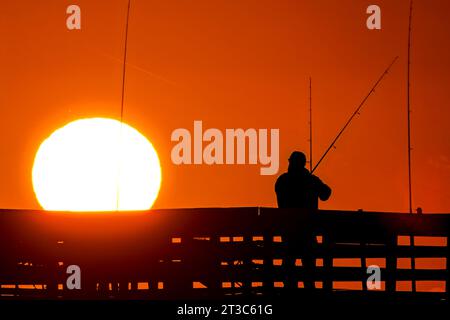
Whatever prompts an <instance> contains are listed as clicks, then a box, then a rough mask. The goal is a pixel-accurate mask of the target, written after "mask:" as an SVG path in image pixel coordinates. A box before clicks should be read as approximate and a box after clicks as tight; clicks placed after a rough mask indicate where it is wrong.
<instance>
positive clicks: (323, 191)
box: [275, 151, 331, 209]
mask: <svg viewBox="0 0 450 320" xmlns="http://www.w3.org/2000/svg"><path fill="white" fill-rule="evenodd" d="M305 165H306V156H305V154H304V153H303V152H299V151H294V152H292V154H291V156H290V157H289V167H288V171H287V172H286V173H283V174H282V175H281V176H280V177H279V178H278V179H277V182H276V184H275V192H276V194H277V201H278V207H279V208H302V209H317V208H318V206H319V204H318V202H319V201H318V199H320V200H322V201H326V200H328V198H329V197H330V195H331V189H330V187H328V186H327V185H326V184H325V183H323V182H322V181H321V180H320V179H319V178H318V177H316V176H315V175H313V174H311V173H310V172H309V171H308V169H306V168H305Z"/></svg>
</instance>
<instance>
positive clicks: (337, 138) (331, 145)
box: [311, 56, 398, 173]
mask: <svg viewBox="0 0 450 320" xmlns="http://www.w3.org/2000/svg"><path fill="white" fill-rule="evenodd" d="M397 59H398V56H397V57H395V58H394V60H392V62H391V63H390V64H389V66H388V67H387V68H386V70H384V72H383V73H382V74H381V76H380V77H379V78H378V80H377V81H376V82H375V84H374V85H373V87H372V89H370V91H369V93H368V94H367V95H366V96H365V97H364V99H363V100H362V101H361V103H360V104H359V106H358V108H356V110H355V112H353V114H352V115H351V116H350V118H349V119H348V120H347V122H346V123H345V125H344V127H342V129H341V130H340V131H339V133H338V134H337V136H336V138H334V140H333V142H331V144H330V146H329V147H328V148H327V150H326V151H325V153H324V154H323V155H322V157H320V159H319V161H318V162H317V163H316V165H315V166H314V168H313V169H312V170H311V173H313V172H314V171H315V170H316V169H317V167H318V166H319V165H320V163H321V162H322V161H323V159H324V158H325V157H326V156H327V154H328V152H330V150H331V149H332V148H333V147H334V145H335V144H336V142H337V141H338V140H339V138H340V137H341V135H342V134H343V133H344V131H345V129H347V127H348V126H349V125H350V123H351V122H352V121H353V119H354V118H355V117H356V116H357V115H359V112H360V111H361V109H362V107H363V106H364V104H365V103H366V101H367V99H369V97H370V96H371V95H372V93H373V92H374V91H375V89H376V87H377V86H378V84H379V83H380V82H381V80H383V78H384V76H385V75H386V74H387V73H388V72H389V70H390V69H391V67H392V66H393V65H394V63H395V62H396V61H397Z"/></svg>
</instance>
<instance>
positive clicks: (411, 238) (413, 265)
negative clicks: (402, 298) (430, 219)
mask: <svg viewBox="0 0 450 320" xmlns="http://www.w3.org/2000/svg"><path fill="white" fill-rule="evenodd" d="M412 9H413V0H411V1H410V3H409V22H408V63H407V69H406V74H407V84H406V108H407V119H408V195H409V214H413V209H412V177H411V99H410V95H411V94H410V87H411V81H410V78H411V77H410V74H411V72H410V70H411V30H412ZM409 244H410V246H411V249H412V251H411V270H415V269H416V259H415V255H414V254H413V252H414V251H413V250H414V246H415V243H414V235H410V236H409ZM411 291H412V292H416V279H415V278H413V279H412V282H411Z"/></svg>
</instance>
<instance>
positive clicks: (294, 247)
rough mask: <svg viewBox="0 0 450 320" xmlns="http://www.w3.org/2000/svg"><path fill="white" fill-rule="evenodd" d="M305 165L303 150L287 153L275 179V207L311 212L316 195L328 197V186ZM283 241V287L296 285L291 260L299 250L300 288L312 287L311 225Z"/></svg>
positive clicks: (325, 198) (293, 261)
mask: <svg viewBox="0 0 450 320" xmlns="http://www.w3.org/2000/svg"><path fill="white" fill-rule="evenodd" d="M305 165H306V156H305V154H304V153H302V152H299V151H294V152H292V154H291V156H290V157H289V167H288V171H287V172H286V173H283V174H282V175H281V176H280V177H278V179H277V182H276V183H275V192H276V194H277V201H278V207H279V208H299V209H306V211H305V213H306V214H311V213H314V212H315V211H316V210H317V209H318V203H319V200H318V199H320V200H322V201H325V200H328V198H329V197H330V195H331V189H330V187H328V186H327V185H326V184H325V183H323V182H322V181H321V180H320V179H319V178H318V177H316V176H315V175H313V174H311V173H310V172H309V171H308V169H306V168H305ZM309 221H311V220H309ZM285 241H286V243H287V245H288V255H287V259H286V261H284V262H283V264H284V265H285V267H286V271H287V275H286V276H287V281H286V287H288V288H296V287H297V277H296V268H295V261H296V258H297V255H298V254H299V253H300V254H301V259H302V270H303V275H304V278H303V284H304V288H305V289H309V290H311V289H313V288H314V281H313V276H314V275H313V270H314V264H315V257H314V256H313V254H312V251H313V245H314V243H315V234H314V231H313V226H311V225H307V226H305V227H304V228H303V233H299V234H290V235H288V236H287V237H286V240H285Z"/></svg>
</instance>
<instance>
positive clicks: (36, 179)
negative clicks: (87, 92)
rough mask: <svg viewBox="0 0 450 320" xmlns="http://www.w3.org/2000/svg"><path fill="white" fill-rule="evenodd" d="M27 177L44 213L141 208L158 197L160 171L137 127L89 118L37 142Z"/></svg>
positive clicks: (153, 154) (148, 144) (151, 150)
mask: <svg viewBox="0 0 450 320" xmlns="http://www.w3.org/2000/svg"><path fill="white" fill-rule="evenodd" d="M32 178H33V188H34V192H35V194H36V198H37V200H38V201H39V203H40V205H41V206H42V207H43V208H44V209H45V210H65V211H115V210H146V209H150V208H151V207H152V205H153V203H154V201H155V200H156V198H157V196H158V192H159V188H160V185H161V167H160V163H159V159H158V154H157V153H156V151H155V149H154V148H153V146H152V144H151V143H150V141H148V140H147V139H146V138H145V137H144V136H143V135H142V134H141V133H139V132H138V131H137V130H136V129H134V128H132V127H130V126H129V125H127V124H125V123H121V122H120V121H117V120H113V119H107V118H91V119H81V120H76V121H73V122H71V123H69V124H67V125H66V126H64V127H62V128H60V129H58V130H56V131H55V132H53V133H52V134H51V135H50V136H49V137H48V138H47V139H46V140H45V141H44V142H43V143H42V144H41V146H40V147H39V150H38V152H37V153H36V157H35V160H34V165H33V172H32Z"/></svg>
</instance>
